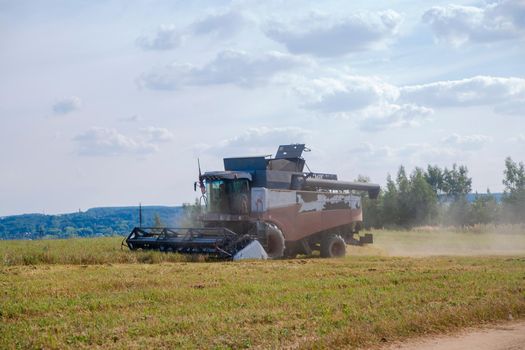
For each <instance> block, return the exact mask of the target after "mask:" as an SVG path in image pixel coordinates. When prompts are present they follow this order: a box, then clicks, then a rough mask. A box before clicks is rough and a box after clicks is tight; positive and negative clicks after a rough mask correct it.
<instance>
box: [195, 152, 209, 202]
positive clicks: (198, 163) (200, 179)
mask: <svg viewBox="0 0 525 350" xmlns="http://www.w3.org/2000/svg"><path fill="white" fill-rule="evenodd" d="M197 165H198V166H199V187H200V189H201V199H202V198H204V204H206V205H207V204H208V199H207V198H206V186H205V185H204V178H203V177H202V172H201V161H200V159H199V158H197Z"/></svg>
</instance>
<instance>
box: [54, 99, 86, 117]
mask: <svg viewBox="0 0 525 350" xmlns="http://www.w3.org/2000/svg"><path fill="white" fill-rule="evenodd" d="M81 107H82V100H81V99H80V98H79V97H76V96H71V97H64V98H62V99H60V100H58V101H56V102H55V104H54V105H53V112H54V113H55V114H67V113H70V112H73V111H76V110H78V109H80V108H81Z"/></svg>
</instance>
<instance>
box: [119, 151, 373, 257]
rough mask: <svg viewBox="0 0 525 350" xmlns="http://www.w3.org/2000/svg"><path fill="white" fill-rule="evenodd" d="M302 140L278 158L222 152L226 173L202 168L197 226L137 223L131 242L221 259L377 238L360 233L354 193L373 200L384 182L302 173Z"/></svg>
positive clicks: (335, 251)
mask: <svg viewBox="0 0 525 350" xmlns="http://www.w3.org/2000/svg"><path fill="white" fill-rule="evenodd" d="M303 151H307V149H306V148H305V145H304V144H292V145H282V146H279V149H278V151H277V154H276V155H275V157H274V158H269V157H265V156H257V157H241V158H225V159H224V170H223V171H210V172H205V173H204V174H201V173H200V169H199V181H198V182H196V183H195V190H197V188H200V189H201V191H202V194H203V198H204V202H205V207H206V210H205V213H204V214H203V215H201V216H200V218H199V221H200V225H199V226H200V227H192V228H169V227H165V228H158V227H153V228H144V227H136V228H134V229H133V231H132V232H131V233H130V235H129V236H128V238H127V239H126V243H127V245H128V247H129V248H130V249H132V250H135V249H155V250H161V251H166V252H178V253H186V254H207V255H213V256H216V257H219V258H226V259H241V258H263V259H264V258H266V257H269V258H280V257H284V256H287V257H293V256H296V255H297V254H307V255H309V254H312V252H313V251H316V250H318V251H320V254H321V256H323V257H339V256H344V255H345V253H346V245H347V244H351V245H362V244H366V243H372V242H373V237H372V235H371V234H365V235H360V234H359V231H360V229H361V226H362V221H363V212H362V208H361V198H360V197H359V196H358V195H356V192H367V193H368V195H369V197H370V198H372V199H374V198H376V197H377V195H378V193H379V189H380V188H379V185H376V184H371V183H364V182H350V181H340V180H338V178H337V175H335V174H324V173H313V172H310V171H308V172H305V171H304V167H305V160H304V159H303V157H302V153H303Z"/></svg>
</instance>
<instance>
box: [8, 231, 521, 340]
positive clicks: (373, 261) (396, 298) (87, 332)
mask: <svg viewBox="0 0 525 350" xmlns="http://www.w3.org/2000/svg"><path fill="white" fill-rule="evenodd" d="M442 233H443V232H442ZM410 234H411V233H410V232H407V233H405V236H403V235H402V233H401V234H400V233H395V232H389V231H383V232H379V233H378V234H377V244H376V245H374V246H372V247H368V248H364V251H361V253H363V254H368V253H370V252H372V250H373V249H377V250H378V251H379V252H382V254H383V256H381V254H376V255H369V256H356V255H355V254H354V255H350V256H348V257H347V258H345V259H318V258H309V259H295V260H278V261H251V262H250V261H249V262H215V263H204V262H196V263H189V262H185V261H183V262H177V261H176V260H177V259H179V260H180V259H181V257H179V256H177V255H169V254H160V253H155V254H152V255H151V259H149V260H148V259H146V258H144V260H141V259H142V258H141V257H142V256H144V257H146V256H148V254H151V253H140V254H136V253H134V252H126V251H122V252H121V251H120V248H119V244H120V241H119V240H118V239H116V238H115V239H114V238H109V239H93V240H69V241H38V242H20V241H19V242H0V257H1V258H2V259H3V260H2V261H3V264H2V265H0V285H1V286H2V294H1V298H0V334H1V335H2V336H1V337H0V348H8V349H9V348H51V349H53V348H56V349H62V348H90V349H91V348H104V349H106V348H151V347H157V348H179V347H180V348H217V349H227V348H345V347H346V348H357V347H369V346H378V345H380V344H385V343H390V342H392V341H400V340H404V339H407V338H410V337H413V336H420V335H425V334H439V333H445V332H448V331H451V330H457V329H461V328H463V327H467V326H473V325H479V324H484V323H488V322H493V321H498V320H506V319H507V318H508V317H509V314H510V315H512V317H513V318H515V319H519V318H520V317H524V316H525V254H517V255H514V256H512V255H509V256H430V257H394V256H386V255H388V254H391V253H390V252H388V251H386V248H385V247H386V244H387V242H388V241H389V240H394V238H395V237H399V238H401V239H402V240H403V239H407V237H408V236H409V235H410ZM413 234H416V233H413ZM417 234H421V233H417ZM431 234H435V232H434V233H431ZM445 234H455V235H461V233H456V232H449V233H445ZM508 235H514V234H513V233H509V234H508ZM458 237H459V236H458ZM509 237H511V236H509ZM512 237H514V236H512ZM517 237H518V238H519V237H520V236H519V235H518V236H517ZM518 238H512V239H516V240H517V241H519V239H518ZM465 239H470V238H465ZM101 242H103V244H99V243H101ZM410 244H412V243H410ZM420 244H421V243H420ZM516 244H517V243H515V244H514V246H516ZM44 247H47V248H45V249H47V250H46V252H47V254H48V255H47V256H48V257H46V254H44V253H43V252H42V250H43V249H44ZM412 249H415V248H414V247H413V248H412ZM352 252H354V250H353V249H352ZM112 253H115V256H112ZM415 255H417V254H415ZM6 256H8V258H6ZM87 257H90V258H89V259H88V258H87ZM46 259H47V260H46ZM112 259H113V260H112ZM167 260H169V261H167ZM140 262H148V264H143V263H140Z"/></svg>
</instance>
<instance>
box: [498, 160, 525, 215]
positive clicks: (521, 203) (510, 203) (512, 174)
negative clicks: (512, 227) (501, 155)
mask: <svg viewBox="0 0 525 350" xmlns="http://www.w3.org/2000/svg"><path fill="white" fill-rule="evenodd" d="M503 175H504V179H503V184H504V185H505V190H504V196H503V203H504V216H505V219H506V220H508V221H511V222H525V166H524V165H523V163H522V162H520V163H519V164H518V163H516V162H514V161H513V160H512V159H511V158H510V157H507V158H506V159H505V170H504V171H503Z"/></svg>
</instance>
